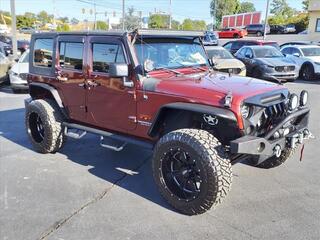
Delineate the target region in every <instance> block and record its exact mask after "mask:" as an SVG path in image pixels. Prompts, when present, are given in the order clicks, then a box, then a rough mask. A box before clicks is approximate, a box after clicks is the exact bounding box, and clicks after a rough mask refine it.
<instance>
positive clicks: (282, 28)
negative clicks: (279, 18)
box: [270, 24, 297, 34]
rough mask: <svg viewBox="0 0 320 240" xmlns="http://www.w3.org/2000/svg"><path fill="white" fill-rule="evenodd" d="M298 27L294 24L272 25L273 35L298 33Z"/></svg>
mask: <svg viewBox="0 0 320 240" xmlns="http://www.w3.org/2000/svg"><path fill="white" fill-rule="evenodd" d="M296 31H297V30H296V26H295V25H294V24H288V25H270V33H271V34H286V33H296Z"/></svg>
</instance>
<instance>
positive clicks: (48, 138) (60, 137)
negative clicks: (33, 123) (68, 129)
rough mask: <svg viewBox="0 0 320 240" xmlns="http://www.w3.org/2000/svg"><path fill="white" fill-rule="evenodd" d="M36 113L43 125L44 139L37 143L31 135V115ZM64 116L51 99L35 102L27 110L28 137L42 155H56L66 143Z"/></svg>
mask: <svg viewBox="0 0 320 240" xmlns="http://www.w3.org/2000/svg"><path fill="white" fill-rule="evenodd" d="M32 113H36V114H37V115H38V116H39V117H40V118H41V121H42V123H43V129H44V138H43V140H42V141H41V142H39V141H36V140H35V139H34V138H33V137H32V134H31V129H30V115H31V114H32ZM62 122H63V116H62V114H61V112H60V110H59V108H58V106H57V105H56V103H55V102H54V101H52V100H50V99H45V100H43V99H38V100H33V101H32V102H31V103H30V104H29V105H28V106H27V108H26V117H25V124H26V129H27V133H28V136H29V138H30V140H31V143H32V145H33V147H34V149H35V150H36V151H37V152H40V153H55V152H57V151H58V150H59V149H60V148H62V146H63V144H64V143H65V141H66V137H65V136H64V133H63V130H64V129H63V126H62Z"/></svg>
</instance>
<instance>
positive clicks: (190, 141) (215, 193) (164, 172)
mask: <svg viewBox="0 0 320 240" xmlns="http://www.w3.org/2000/svg"><path fill="white" fill-rule="evenodd" d="M152 167H153V175H154V179H155V182H156V184H157V185H158V188H159V191H160V193H161V195H162V196H163V197H164V198H165V199H166V200H167V201H168V202H169V204H170V205H171V206H173V207H174V208H175V209H177V210H178V211H179V212H181V213H183V214H187V215H195V214H201V213H204V212H206V211H207V210H209V209H210V208H211V207H212V206H215V205H217V204H219V203H220V202H221V201H222V199H223V198H224V197H225V196H226V195H227V193H228V192H229V190H230V188H231V183H232V170H231V163H230V161H229V159H228V158H227V155H226V154H225V151H224V149H223V146H222V145H221V143H220V142H219V141H218V140H217V139H216V138H215V137H214V136H213V135H211V134H210V133H209V132H207V131H204V130H197V129H180V130H176V131H172V132H170V133H168V134H166V135H164V136H163V137H162V138H161V139H160V140H159V142H158V143H157V145H156V148H155V151H154V155H153V165H152Z"/></svg>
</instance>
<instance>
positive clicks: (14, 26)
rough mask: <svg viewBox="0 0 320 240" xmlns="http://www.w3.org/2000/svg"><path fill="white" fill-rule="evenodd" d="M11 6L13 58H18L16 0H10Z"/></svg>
mask: <svg viewBox="0 0 320 240" xmlns="http://www.w3.org/2000/svg"><path fill="white" fill-rule="evenodd" d="M10 8H11V18H12V20H11V32H12V50H13V58H14V59H16V58H17V57H18V55H17V20H16V6H15V0H10Z"/></svg>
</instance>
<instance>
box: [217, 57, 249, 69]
mask: <svg viewBox="0 0 320 240" xmlns="http://www.w3.org/2000/svg"><path fill="white" fill-rule="evenodd" d="M215 61H216V64H215V66H214V67H215V68H216V69H223V68H243V67H244V64H243V63H242V62H241V61H239V60H238V59H235V58H231V59H215Z"/></svg>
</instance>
